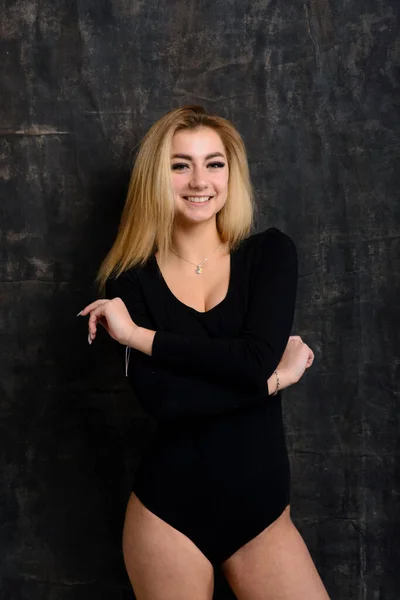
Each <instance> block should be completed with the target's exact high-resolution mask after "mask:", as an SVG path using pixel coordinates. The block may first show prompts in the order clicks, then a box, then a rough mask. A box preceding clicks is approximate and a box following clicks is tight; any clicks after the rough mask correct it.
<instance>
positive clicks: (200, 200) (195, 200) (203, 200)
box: [182, 196, 213, 204]
mask: <svg viewBox="0 0 400 600" xmlns="http://www.w3.org/2000/svg"><path fill="white" fill-rule="evenodd" d="M182 197H183V198H184V200H186V201H187V202H190V204H208V203H209V201H210V200H211V199H212V198H213V196H182Z"/></svg>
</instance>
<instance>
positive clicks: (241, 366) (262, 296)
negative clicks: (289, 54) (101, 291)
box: [152, 228, 298, 390]
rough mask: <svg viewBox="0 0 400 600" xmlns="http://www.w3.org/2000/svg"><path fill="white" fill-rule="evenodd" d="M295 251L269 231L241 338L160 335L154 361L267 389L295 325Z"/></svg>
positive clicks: (279, 234)
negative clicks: (193, 369)
mask: <svg viewBox="0 0 400 600" xmlns="http://www.w3.org/2000/svg"><path fill="white" fill-rule="evenodd" d="M297 278H298V265H297V250H296V246H295V244H294V242H293V240H292V239H291V238H290V237H289V236H288V235H287V234H285V233H283V232H282V231H280V230H279V229H276V228H270V229H267V230H266V232H265V233H264V235H263V239H262V248H261V252H260V254H259V260H258V264H257V266H256V272H255V275H254V280H253V289H252V290H251V292H250V302H249V306H248V311H247V315H246V320H245V324H244V327H243V331H242V334H241V335H240V336H239V337H236V338H231V339H220V338H214V337H212V338H211V337H208V338H207V337H204V338H203V337H198V336H191V335H182V334H178V333H173V332H168V331H156V334H155V336H154V341H153V347H152V356H153V357H154V358H155V359H157V360H158V361H161V362H163V363H165V364H168V365H170V366H172V367H179V368H180V369H181V370H185V369H192V368H193V365H195V366H196V369H197V370H198V371H202V372H203V373H207V375H211V376H212V377H213V378H216V379H217V380H224V381H229V382H231V383H237V384H240V385H245V386H248V388H249V390H251V389H254V388H256V389H260V388H263V387H264V388H265V386H266V382H267V380H268V379H269V377H270V376H271V375H272V373H273V372H274V369H275V368H276V367H277V365H278V364H279V361H280V359H281V357H282V355H283V352H284V350H285V348H286V345H287V342H288V339H289V335H290V332H291V329H292V325H293V318H294V311H295V304H296V294H297Z"/></svg>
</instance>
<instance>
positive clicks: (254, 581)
mask: <svg viewBox="0 0 400 600" xmlns="http://www.w3.org/2000/svg"><path fill="white" fill-rule="evenodd" d="M222 570H223V572H224V574H225V577H226V579H227V580H228V582H229V585H230V586H231V588H232V590H233V591H234V593H235V594H236V597H237V598H238V600H304V599H305V598H307V600H329V596H328V594H327V592H326V589H325V587H324V585H323V583H322V581H321V579H320V577H319V574H318V571H317V569H316V567H315V565H314V563H313V561H312V558H311V556H310V553H309V552H308V549H307V546H306V545H305V543H304V541H303V538H302V537H301V535H300V533H299V532H298V530H297V529H296V527H295V526H294V525H293V523H292V520H291V518H290V506H289V505H288V506H287V507H286V509H285V510H284V511H283V513H282V515H281V516H280V517H279V518H278V519H277V520H276V521H274V522H273V523H272V524H271V525H270V526H269V527H267V528H266V529H264V531H262V532H261V533H260V534H259V535H258V536H257V537H255V538H253V539H252V540H250V541H249V542H248V543H247V544H245V545H244V546H242V547H241V548H239V550H237V551H236V552H235V554H233V555H232V556H230V557H229V558H228V560H226V561H225V562H224V563H223V565H222Z"/></svg>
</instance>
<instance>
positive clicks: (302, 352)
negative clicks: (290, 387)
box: [277, 335, 314, 384]
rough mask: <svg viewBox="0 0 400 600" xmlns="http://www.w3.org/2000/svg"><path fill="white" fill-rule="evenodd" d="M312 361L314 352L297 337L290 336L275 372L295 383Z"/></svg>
mask: <svg viewBox="0 0 400 600" xmlns="http://www.w3.org/2000/svg"><path fill="white" fill-rule="evenodd" d="M313 361H314V352H313V351H312V350H311V348H310V347H309V346H307V344H305V343H304V342H303V340H302V339H301V337H300V336H299V335H291V336H290V337H289V341H288V343H287V345H286V348H285V351H284V353H283V355H282V358H281V360H280V363H279V365H278V366H277V371H278V373H279V372H282V373H285V374H286V376H287V378H288V380H289V381H290V382H291V384H293V383H297V382H298V381H299V379H300V378H301V377H302V376H303V375H304V372H305V370H306V369H308V368H309V367H311V365H312V364H313Z"/></svg>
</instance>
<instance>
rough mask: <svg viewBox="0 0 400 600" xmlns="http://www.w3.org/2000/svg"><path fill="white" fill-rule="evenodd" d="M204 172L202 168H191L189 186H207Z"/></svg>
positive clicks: (202, 187) (201, 187)
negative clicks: (191, 173)
mask: <svg viewBox="0 0 400 600" xmlns="http://www.w3.org/2000/svg"><path fill="white" fill-rule="evenodd" d="M207 185H208V184H207V181H206V178H205V173H204V171H202V169H193V175H192V177H191V179H190V181H189V187H191V188H200V189H204V188H206V187H207Z"/></svg>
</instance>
